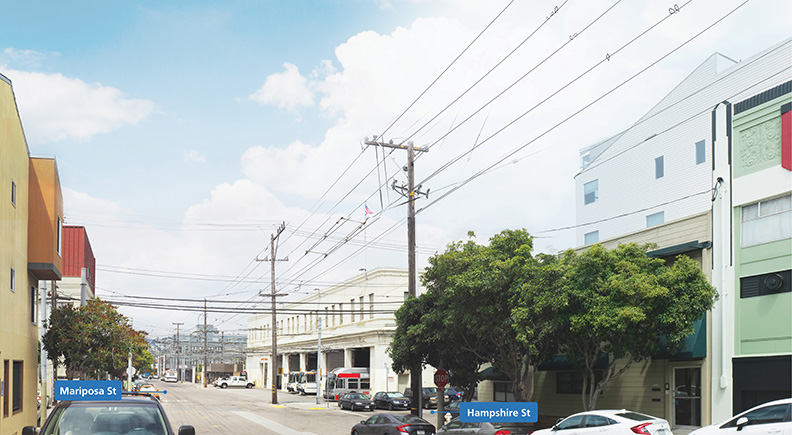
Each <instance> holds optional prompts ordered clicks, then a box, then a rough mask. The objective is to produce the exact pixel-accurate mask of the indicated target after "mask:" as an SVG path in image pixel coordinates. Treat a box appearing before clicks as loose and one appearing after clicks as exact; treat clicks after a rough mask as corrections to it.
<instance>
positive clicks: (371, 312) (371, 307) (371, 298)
mask: <svg viewBox="0 0 792 435" xmlns="http://www.w3.org/2000/svg"><path fill="white" fill-rule="evenodd" d="M373 318H374V293H369V319H373Z"/></svg>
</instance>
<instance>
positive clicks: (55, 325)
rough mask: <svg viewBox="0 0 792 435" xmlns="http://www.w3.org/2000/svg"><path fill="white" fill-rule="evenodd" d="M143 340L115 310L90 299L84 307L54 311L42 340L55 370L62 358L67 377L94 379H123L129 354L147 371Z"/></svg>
mask: <svg viewBox="0 0 792 435" xmlns="http://www.w3.org/2000/svg"><path fill="white" fill-rule="evenodd" d="M145 337H146V333H145V332H142V331H136V330H134V329H132V326H131V325H130V324H129V320H128V319H127V318H126V317H125V316H123V315H121V314H120V313H118V311H116V309H115V307H113V306H112V305H110V304H109V303H107V302H103V301H102V300H100V299H91V300H89V301H88V303H87V304H86V305H85V306H84V307H78V308H75V307H73V306H71V305H64V306H62V307H58V308H55V309H53V310H52V313H51V315H50V319H49V325H48V329H47V332H46V333H45V334H44V336H43V338H42V341H43V344H44V348H45V349H46V350H47V356H48V358H49V359H50V360H52V364H53V366H54V367H55V368H56V369H57V367H58V365H59V364H60V359H61V358H62V359H63V364H64V365H65V367H66V377H67V378H69V379H75V378H82V379H84V378H94V379H96V378H98V377H100V376H102V375H103V374H104V373H105V372H107V373H110V374H112V375H114V376H116V377H122V376H123V374H124V372H125V369H126V367H127V359H128V357H129V354H130V353H132V355H133V364H134V365H135V367H136V368H138V369H139V370H150V368H151V363H152V362H153V357H152V355H151V353H150V352H149V351H148V345H147V343H146V340H145Z"/></svg>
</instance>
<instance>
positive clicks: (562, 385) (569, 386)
mask: <svg viewBox="0 0 792 435" xmlns="http://www.w3.org/2000/svg"><path fill="white" fill-rule="evenodd" d="M594 380H595V382H599V381H601V380H602V371H601V370H596V371H595V372H594ZM589 389H591V385H589ZM581 392H583V375H582V374H580V373H579V372H557V373H556V393H557V394H580V393H581Z"/></svg>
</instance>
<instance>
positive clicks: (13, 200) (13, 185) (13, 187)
mask: <svg viewBox="0 0 792 435" xmlns="http://www.w3.org/2000/svg"><path fill="white" fill-rule="evenodd" d="M11 205H13V206H14V207H16V183H15V182H14V180H11Z"/></svg>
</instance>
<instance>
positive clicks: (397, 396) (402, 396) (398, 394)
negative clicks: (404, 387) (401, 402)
mask: <svg viewBox="0 0 792 435" xmlns="http://www.w3.org/2000/svg"><path fill="white" fill-rule="evenodd" d="M387 396H388V397H390V398H391V399H402V398H404V394H402V393H388V394H387Z"/></svg>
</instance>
